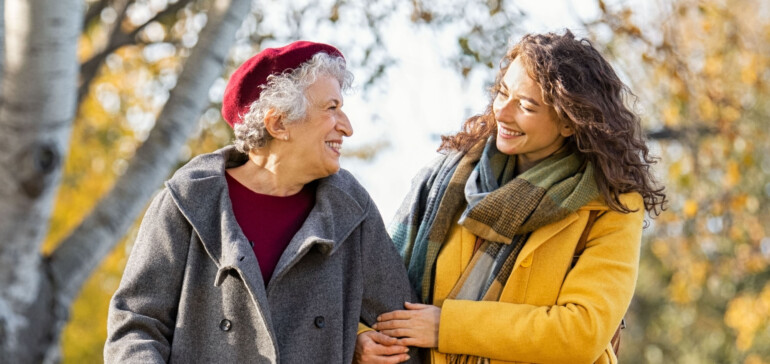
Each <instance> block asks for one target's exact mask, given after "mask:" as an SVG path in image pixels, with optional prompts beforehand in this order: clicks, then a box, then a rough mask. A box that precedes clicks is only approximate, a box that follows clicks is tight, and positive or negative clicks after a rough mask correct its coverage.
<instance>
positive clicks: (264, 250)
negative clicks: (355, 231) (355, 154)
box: [225, 173, 316, 286]
mask: <svg viewBox="0 0 770 364" xmlns="http://www.w3.org/2000/svg"><path fill="white" fill-rule="evenodd" d="M225 176H226V178H227V188H228V190H229V192H230V200H231V202H232V205H233V212H234V213H235V220H237V221H238V225H239V226H240V227H241V230H243V234H244V235H246V238H247V239H249V242H251V244H252V248H253V249H254V254H256V256H257V262H259V269H260V270H261V271H262V279H264V281H265V286H267V283H268V282H269V281H270V278H271V277H272V276H273V271H274V270H275V266H276V265H277V264H278V260H279V259H280V258H281V254H282V253H283V251H284V249H286V246H288V245H289V242H290V241H291V238H292V237H294V234H296V233H297V231H298V230H299V228H300V227H302V223H303V222H305V219H307V216H308V215H309V214H310V210H312V209H313V206H314V205H315V190H316V183H315V182H311V183H308V184H306V185H305V187H303V188H302V190H301V191H300V192H299V193H297V194H294V195H291V196H286V197H279V196H270V195H263V194H260V193H256V192H254V191H252V190H250V189H248V188H247V187H246V186H244V185H242V184H241V183H240V182H238V181H237V180H235V178H233V177H231V176H230V174H228V173H225Z"/></svg>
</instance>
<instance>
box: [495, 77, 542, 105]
mask: <svg viewBox="0 0 770 364" xmlns="http://www.w3.org/2000/svg"><path fill="white" fill-rule="evenodd" d="M500 89H501V90H506V91H507V90H509V88H508V85H506V84H505V81H500ZM516 97H518V98H519V99H521V100H526V101H527V102H529V103H531V104H533V105H535V106H538V107H539V106H540V104H539V103H538V102H537V101H535V100H534V99H532V98H529V97H526V96H524V95H522V94H516Z"/></svg>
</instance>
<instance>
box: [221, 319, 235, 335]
mask: <svg viewBox="0 0 770 364" xmlns="http://www.w3.org/2000/svg"><path fill="white" fill-rule="evenodd" d="M232 327H233V323H232V322H230V320H228V319H224V320H222V321H220V322H219V329H220V330H222V331H224V332H227V331H230V328H232Z"/></svg>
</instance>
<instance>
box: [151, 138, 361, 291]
mask: <svg viewBox="0 0 770 364" xmlns="http://www.w3.org/2000/svg"><path fill="white" fill-rule="evenodd" d="M247 160H248V157H247V156H246V155H245V154H243V153H240V152H238V151H237V150H236V149H235V148H234V147H232V146H228V147H225V148H222V149H220V150H218V151H216V152H214V153H209V154H204V155H200V156H198V157H196V158H194V159H193V160H191V161H190V162H189V163H187V164H186V165H185V166H183V167H182V168H180V169H179V170H178V171H177V172H176V173H175V174H174V176H173V177H172V178H171V179H170V180H169V181H168V182H166V186H167V187H168V189H169V190H170V192H171V195H172V196H173V198H174V201H175V202H176V204H177V206H178V207H179V209H180V211H181V212H182V214H183V215H184V216H185V217H186V218H187V220H188V221H189V222H190V224H191V225H192V227H193V229H194V230H195V232H196V233H197V234H198V236H199V237H200V240H201V241H202V243H203V245H204V247H205V249H206V252H207V253H208V255H209V256H210V258H211V259H212V260H213V261H214V262H215V263H216V264H217V266H218V267H219V269H220V273H226V272H225V271H226V270H229V269H236V268H237V269H238V270H239V271H241V272H242V273H244V274H248V275H249V276H251V277H250V278H251V279H250V280H253V281H254V282H260V283H261V282H262V281H263V280H262V276H261V273H260V271H259V269H254V268H255V267H257V264H256V257H255V256H254V253H253V250H252V249H251V245H250V244H249V242H248V240H247V239H246V236H245V235H244V234H243V232H242V231H241V228H240V226H239V225H238V222H237V221H236V219H235V215H234V214H233V209H232V205H231V202H230V195H229V192H228V189H227V181H226V179H225V168H230V167H235V166H238V165H240V164H243V163H245V162H246V161H247ZM358 190H362V188H361V187H360V185H358V183H357V182H356V181H355V179H354V178H353V177H352V176H351V175H350V173H348V172H347V171H344V170H341V171H340V172H338V173H336V174H333V175H331V176H328V177H325V178H323V179H321V180H319V181H318V187H317V190H316V202H315V206H314V207H313V209H312V210H311V212H310V214H309V215H308V218H307V219H306V220H305V223H304V224H303V225H302V227H301V228H300V229H299V231H298V232H297V233H296V234H295V236H294V238H293V239H292V240H291V242H290V243H289V245H288V246H287V248H286V250H285V251H284V253H283V255H282V256H281V258H280V260H279V261H278V265H277V266H276V269H275V271H274V273H273V277H279V276H280V275H281V274H282V273H283V272H284V271H285V270H286V269H288V268H290V267H291V266H292V265H293V264H294V263H296V261H298V260H299V258H301V256H302V255H304V254H305V253H307V251H309V249H310V248H312V247H313V246H315V245H318V247H319V249H320V250H321V252H323V253H324V254H327V255H330V254H332V253H334V251H335V250H336V249H337V248H338V247H339V245H340V244H341V243H342V242H343V241H344V240H345V239H346V238H347V236H348V235H349V234H350V233H351V232H352V231H353V229H355V227H356V226H358V225H359V224H360V223H361V221H362V220H363V219H364V217H365V215H366V211H367V210H368V208H369V206H368V204H369V201H370V200H368V199H366V200H364V199H362V198H361V196H360V195H357V194H356V192H357V191H358ZM356 197H358V198H356ZM362 201H363V202H362ZM222 279H224V276H222V277H218V278H217V279H216V281H217V282H216V284H219V283H221V280H222ZM260 285H261V284H260Z"/></svg>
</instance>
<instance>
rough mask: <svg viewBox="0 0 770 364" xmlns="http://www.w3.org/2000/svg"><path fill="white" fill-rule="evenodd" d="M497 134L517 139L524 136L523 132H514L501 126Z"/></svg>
mask: <svg viewBox="0 0 770 364" xmlns="http://www.w3.org/2000/svg"><path fill="white" fill-rule="evenodd" d="M497 132H498V133H500V134H501V135H503V136H507V137H516V136H522V135H524V133H522V132H518V131H513V130H510V129H506V128H503V127H501V126H498V127H497Z"/></svg>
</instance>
